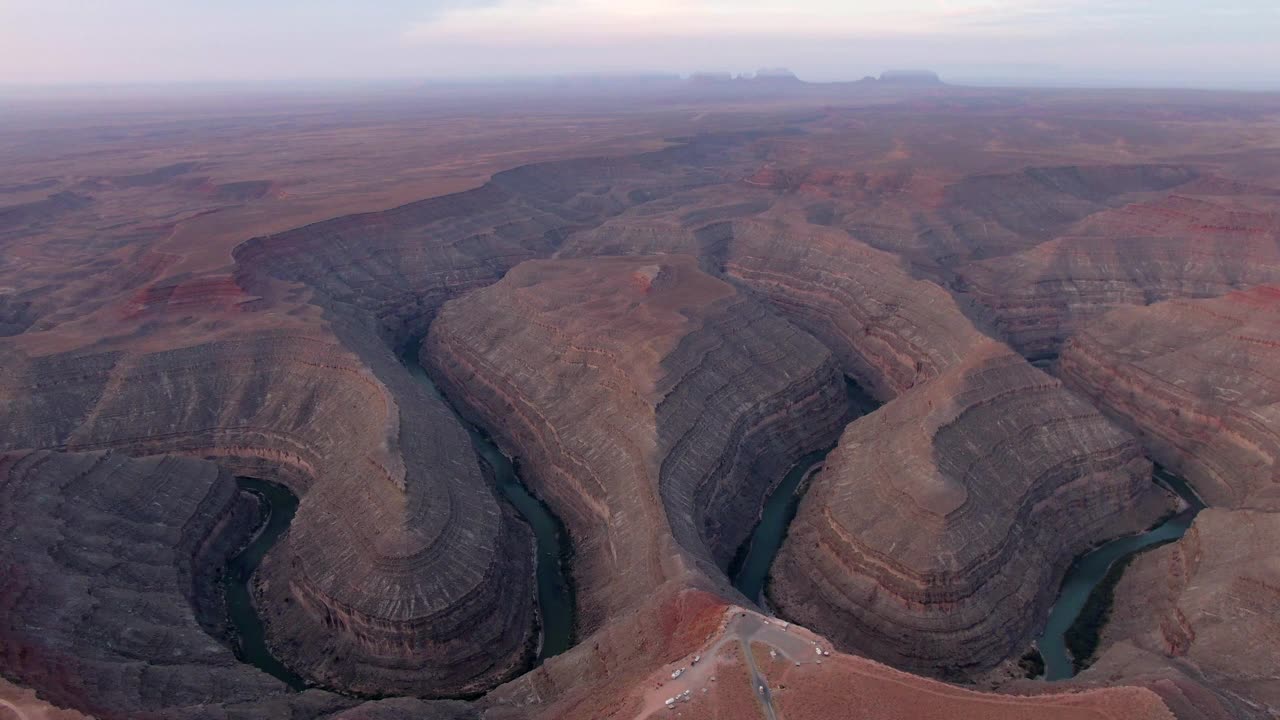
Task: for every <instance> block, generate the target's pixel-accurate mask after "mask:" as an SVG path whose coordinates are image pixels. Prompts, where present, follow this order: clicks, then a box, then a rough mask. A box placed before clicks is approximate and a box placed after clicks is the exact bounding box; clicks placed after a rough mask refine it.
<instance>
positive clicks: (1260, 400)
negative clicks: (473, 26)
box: [1058, 286, 1280, 510]
mask: <svg viewBox="0 0 1280 720" xmlns="http://www.w3.org/2000/svg"><path fill="white" fill-rule="evenodd" d="M1278 369H1280V288H1278V287H1275V286H1263V287H1258V288H1254V289H1252V290H1248V291H1244V292H1238V293H1232V294H1230V295H1226V296H1224V297H1221V298H1215V299H1207V300H1172V301H1169V302H1163V303H1157V304H1155V305H1152V306H1150V307H1129V308H1118V309H1116V310H1113V311H1112V312H1110V313H1108V314H1106V315H1104V316H1103V317H1101V318H1100V319H1098V320H1097V321H1095V322H1093V323H1091V324H1089V325H1087V326H1086V327H1085V328H1084V329H1083V330H1081V331H1080V332H1079V333H1078V334H1077V335H1075V336H1074V337H1072V338H1071V339H1070V340H1069V341H1068V342H1067V344H1066V347H1065V348H1064V349H1063V352H1062V356H1061V359H1060V363H1059V370H1058V373H1059V375H1060V376H1061V377H1062V378H1063V380H1064V381H1065V382H1066V383H1067V384H1068V386H1070V387H1071V388H1073V389H1074V390H1076V391H1077V392H1079V393H1081V394H1082V395H1084V396H1086V397H1088V398H1090V399H1092V400H1093V402H1094V403H1095V404H1097V405H1098V406H1099V407H1101V408H1103V409H1104V410H1105V411H1106V412H1107V413H1108V414H1110V415H1112V416H1113V417H1115V418H1117V419H1118V420H1119V421H1120V422H1121V423H1122V424H1124V425H1125V426H1127V427H1129V428H1131V429H1132V430H1133V431H1134V432H1135V433H1137V434H1138V436H1139V437H1140V438H1141V439H1142V441H1143V443H1144V444H1145V445H1146V446H1147V447H1148V449H1149V451H1150V452H1151V454H1152V456H1153V457H1154V458H1155V459H1156V460H1157V461H1159V462H1160V463H1161V464H1163V465H1165V466H1167V467H1169V468H1170V469H1172V470H1174V471H1175V472H1177V473H1178V474H1179V475H1181V476H1183V477H1185V478H1186V479H1187V480H1188V481H1189V482H1191V484H1192V485H1193V486H1194V487H1195V489H1196V491H1197V492H1199V493H1200V495H1201V496H1202V497H1203V498H1204V499H1205V500H1206V501H1207V502H1208V503H1209V504H1210V505H1226V506H1230V507H1255V508H1265V509H1269V510H1278V509H1280V376H1278V375H1277V370H1278Z"/></svg>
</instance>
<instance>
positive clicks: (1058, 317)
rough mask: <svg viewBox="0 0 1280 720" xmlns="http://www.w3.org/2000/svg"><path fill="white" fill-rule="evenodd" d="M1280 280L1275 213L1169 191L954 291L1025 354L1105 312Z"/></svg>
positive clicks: (964, 276) (966, 278) (986, 265)
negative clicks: (986, 312)
mask: <svg viewBox="0 0 1280 720" xmlns="http://www.w3.org/2000/svg"><path fill="white" fill-rule="evenodd" d="M1260 283H1280V215H1277V214H1276V213H1275V212H1274V211H1272V212H1262V211H1256V210H1250V209H1245V208H1239V207H1232V206H1229V205H1225V204H1223V203H1222V202H1221V201H1220V200H1217V199H1213V200H1206V199H1199V198H1193V197H1185V196H1179V195H1173V196H1169V197H1166V198H1163V199H1161V200H1157V201H1150V202H1144V203H1135V204H1131V205H1126V206H1124V207H1121V208H1117V209H1115V210H1108V211H1104V212H1100V213H1098V214H1096V215H1093V216H1090V217H1088V218H1086V219H1085V220H1083V221H1081V222H1079V223H1077V224H1075V225H1073V226H1072V227H1071V228H1070V229H1069V231H1068V232H1067V233H1066V234H1064V235H1063V236H1061V237H1058V238H1055V239H1053V240H1051V241H1049V242H1046V243H1044V244H1042V245H1038V246H1036V247H1034V248H1032V249H1030V250H1026V251H1024V252H1021V253H1017V254H1014V255H1009V256H1005V257H999V258H993V259H990V260H985V261H982V262H978V263H974V264H971V265H968V266H966V267H964V268H962V269H961V270H960V271H959V279H958V287H959V289H960V290H962V291H964V292H966V293H968V294H969V295H970V296H972V297H973V298H974V299H975V300H977V301H978V302H980V303H982V304H984V305H986V306H987V307H989V308H991V310H992V311H993V313H994V315H995V317H996V324H997V326H998V328H999V329H1000V331H1002V332H1003V333H1004V335H1005V336H1006V337H1007V338H1008V340H1009V342H1011V343H1012V344H1013V346H1014V347H1015V348H1017V349H1018V350H1019V351H1020V352H1022V353H1023V354H1024V355H1028V356H1051V355H1054V354H1056V353H1057V351H1058V348H1059V347H1060V345H1061V344H1062V342H1063V340H1064V339H1066V338H1067V337H1068V336H1069V335H1070V334H1071V333H1072V332H1073V331H1074V330H1076V329H1077V328H1079V327H1082V326H1083V325H1084V324H1086V323H1087V322H1088V321H1089V320H1090V319H1092V318H1095V317H1097V316H1098V315H1100V314H1102V313H1104V312H1105V311H1107V310H1108V309H1110V308H1113V307H1116V306H1120V305H1146V304H1150V303H1152V302H1156V301H1160V300H1167V299H1171V298H1204V297H1213V296H1218V295H1224V294H1226V293H1228V292H1231V291H1232V290H1239V289H1244V288H1247V287H1250V286H1252V285H1257V284H1260Z"/></svg>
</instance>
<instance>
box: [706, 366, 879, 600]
mask: <svg viewBox="0 0 1280 720" xmlns="http://www.w3.org/2000/svg"><path fill="white" fill-rule="evenodd" d="M845 397H846V400H847V401H848V403H849V416H850V418H851V419H852V418H858V417H861V416H863V415H866V414H867V413H869V412H872V411H873V410H875V409H876V408H878V407H880V403H879V402H877V401H876V400H875V399H874V398H872V397H871V396H870V395H868V394H867V393H866V391H865V390H863V389H862V388H861V387H859V386H858V384H857V383H855V382H854V381H853V380H851V379H849V378H847V377H846V378H845ZM834 449H835V448H834V447H830V448H827V449H826V450H819V451H817V452H811V453H809V454H808V455H805V456H804V457H802V458H800V459H799V460H798V461H796V464H795V465H794V466H792V468H791V470H790V471H788V472H787V474H786V476H784V477H783V478H782V482H780V483H778V487H776V488H774V490H773V492H772V493H770V494H769V497H768V499H767V500H765V504H764V509H763V510H761V512H760V522H759V523H757V524H756V527H755V529H754V530H752V531H751V536H750V537H749V538H748V539H747V542H746V544H745V545H743V547H742V549H741V550H739V553H738V557H737V558H735V560H734V562H733V565H732V566H730V568H729V575H730V579H731V580H732V581H733V586H734V587H735V588H737V589H738V591H739V592H741V593H742V594H743V595H746V596H747V597H748V598H750V599H751V600H752V601H753V602H755V603H756V604H758V605H760V606H761V607H764V605H765V602H764V597H763V595H764V586H765V582H766V581H767V580H768V578H769V568H770V567H771V566H772V565H773V559H774V558H775V557H777V555H778V551H779V550H781V549H782V541H783V540H785V539H786V537H787V527H788V526H789V525H791V521H792V520H793V519H795V516H796V510H798V509H799V507H800V498H801V496H802V495H803V492H798V491H799V490H800V488H801V485H802V484H803V481H804V479H805V478H806V477H808V476H809V474H810V473H811V472H812V471H814V470H815V468H816V467H817V466H818V465H819V464H820V463H821V462H822V461H823V460H824V459H826V457H827V453H829V452H831V451H832V450H834Z"/></svg>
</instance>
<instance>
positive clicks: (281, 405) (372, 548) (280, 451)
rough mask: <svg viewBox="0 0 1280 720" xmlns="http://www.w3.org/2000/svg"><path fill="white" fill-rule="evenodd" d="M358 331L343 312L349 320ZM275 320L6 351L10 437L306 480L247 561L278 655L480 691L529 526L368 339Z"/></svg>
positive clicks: (512, 637)
mask: <svg viewBox="0 0 1280 720" xmlns="http://www.w3.org/2000/svg"><path fill="white" fill-rule="evenodd" d="M349 332H351V333H355V332H356V330H355V329H349ZM364 347H366V348H367V349H368V355H367V360H366V359H362V358H360V357H357V356H356V355H355V354H353V353H352V352H350V351H348V350H345V349H343V348H342V347H341V346H339V345H338V344H336V343H335V342H333V339H332V338H329V339H328V340H326V339H324V338H323V337H302V336H295V335H287V334H281V333H275V334H262V335H257V336H251V337H245V338H242V339H241V340H238V341H226V342H214V343H208V344H204V345H197V346H193V347H186V348H179V349H173V350H163V351H157V352H150V353H148V352H123V351H116V352H102V353H97V354H75V355H70V356H68V355H53V356H44V357H24V356H21V355H17V354H14V355H12V356H10V357H7V358H6V359H5V367H6V370H7V373H6V375H5V377H4V379H3V381H0V382H2V383H3V384H2V386H0V393H2V394H3V396H4V397H5V398H6V402H5V403H4V404H2V405H0V425H3V426H4V427H5V428H6V434H5V436H4V438H3V442H4V444H5V446H6V447H8V448H13V449H20V448H43V449H56V450H61V451H89V450H103V449H110V450H118V451H122V452H125V453H128V454H133V455H153V454H161V453H182V454H185V455H192V456H196V457H208V458H213V459H216V460H217V461H218V462H219V463H220V464H221V465H222V466H223V467H228V468H233V469H235V470H238V471H242V472H245V473H247V474H252V475H256V476H258V477H265V478H271V479H275V480H279V481H281V482H284V483H285V484H287V485H289V486H290V487H291V488H293V489H294V491H295V492H296V493H297V494H299V495H300V496H302V502H301V506H300V509H299V511H298V514H297V517H296V519H295V520H294V523H293V525H292V529H291V531H290V533H289V534H288V536H287V539H286V540H284V541H282V542H281V543H280V544H279V545H278V546H277V547H276V548H275V549H274V550H273V552H272V553H271V555H270V556H269V557H268V561H267V563H266V564H265V565H264V569H263V570H261V571H260V572H259V573H258V576H257V579H258V585H259V592H260V594H259V597H258V600H259V605H260V607H261V608H262V609H263V611H264V614H265V615H266V617H265V621H266V623H267V626H268V632H269V637H270V639H271V642H272V645H273V647H274V648H275V649H276V651H277V655H278V656H279V657H281V659H283V660H284V661H285V662H286V664H288V665H289V666H291V667H292V668H294V669H295V670H297V671H298V672H300V673H301V674H303V675H304V676H307V677H309V678H311V679H312V680H315V681H318V682H320V683H323V684H331V685H335V686H340V687H344V688H348V689H351V690H355V691H362V692H388V691H395V692H402V693H414V694H423V695H443V694H459V693H466V692H474V691H476V690H478V689H483V688H485V687H487V686H489V685H492V684H493V683H495V682H498V681H501V680H502V679H505V678H506V677H509V676H511V675H512V674H513V673H514V672H516V671H517V670H520V669H522V668H523V667H524V666H525V664H526V663H527V661H528V657H529V653H530V652H531V645H532V643H533V638H534V635H533V633H534V627H533V613H534V608H533V595H532V588H531V585H532V557H531V551H530V549H529V548H530V534H529V532H528V530H527V528H525V526H524V525H523V524H522V523H520V522H519V521H518V520H516V519H515V517H514V516H513V514H512V513H511V512H510V511H509V510H503V506H501V505H499V503H498V502H497V500H496V499H495V498H494V496H493V494H492V492H491V491H490V489H489V488H488V487H487V486H486V484H485V482H484V480H483V478H482V476H481V474H480V470H479V467H478V465H477V462H476V459H475V455H474V452H473V451H472V449H471V446H470V442H469V439H468V437H467V435H466V433H465V431H464V430H463V429H462V428H461V427H460V426H459V424H458V423H457V421H456V420H455V419H454V417H453V416H452V414H451V412H450V411H449V410H448V409H447V408H446V407H445V406H444V405H443V404H442V403H441V402H440V401H439V399H437V398H435V397H434V396H431V395H430V394H429V393H426V392H424V391H423V390H422V389H421V388H419V387H418V386H417V385H416V384H415V383H414V382H413V381H412V380H411V379H410V378H409V377H408V375H407V373H406V372H405V371H404V370H403V368H401V367H400V366H399V364H398V363H397V362H396V360H395V358H394V357H392V356H391V353H390V351H389V350H388V349H386V348H385V347H382V346H381V345H380V344H366V345H365V346H364Z"/></svg>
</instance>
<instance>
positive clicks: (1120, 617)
mask: <svg viewBox="0 0 1280 720" xmlns="http://www.w3.org/2000/svg"><path fill="white" fill-rule="evenodd" d="M1277 542H1280V514H1277V513H1274V512H1263V511H1257V510H1225V509H1218V508H1210V509H1208V510H1205V511H1203V512H1201V513H1200V514H1199V515H1198V516H1197V517H1196V520H1195V522H1194V523H1193V524H1192V526H1191V529H1190V530H1188V531H1187V534H1186V535H1185V536H1183V538H1182V539H1181V540H1179V541H1178V542H1176V543H1174V544H1171V545H1166V546H1164V547H1161V548H1158V549H1156V550H1153V551H1151V552H1149V553H1145V554H1143V555H1141V556H1139V557H1138V559H1137V560H1135V561H1134V563H1133V564H1132V565H1131V566H1130V567H1129V568H1128V570H1126V572H1125V575H1124V578H1123V579H1122V580H1121V581H1120V584H1119V585H1118V586H1117V588H1116V604H1115V607H1114V608H1113V609H1112V613H1111V620H1110V622H1109V624H1108V625H1107V627H1106V630H1105V633H1104V635H1103V642H1104V643H1108V644H1111V643H1123V644H1125V645H1136V646H1137V647H1138V648H1140V649H1142V650H1144V651H1146V652H1148V653H1151V654H1152V655H1154V656H1156V657H1159V658H1161V659H1163V660H1164V662H1166V663H1168V664H1169V665H1170V666H1172V668H1173V669H1174V670H1176V671H1178V672H1181V673H1182V674H1184V675H1186V676H1188V677H1191V678H1193V679H1195V680H1196V681H1198V682H1200V683H1202V684H1203V685H1205V686H1207V687H1208V688H1210V689H1211V690H1212V692H1213V693H1214V695H1216V701H1217V703H1219V704H1221V705H1223V706H1225V707H1227V708H1230V711H1231V714H1232V716H1233V717H1242V718H1272V717H1275V716H1276V714H1277V713H1280V681H1277V680H1276V670H1277V668H1280V646H1278V645H1277V641H1278V640H1280V621H1278V620H1277V618H1280V594H1278V593H1277V590H1276V588H1277V587H1280V565H1277V561H1276V557H1275V548H1276V543H1277ZM1125 652H1127V650H1126V648H1124V647H1118V646H1115V645H1113V646H1112V649H1111V650H1108V651H1107V653H1105V654H1104V655H1103V656H1102V658H1101V659H1100V660H1099V662H1098V664H1097V665H1096V666H1095V667H1094V668H1091V669H1090V671H1089V672H1088V673H1086V674H1085V675H1084V676H1083V677H1085V678H1091V679H1095V680H1097V679H1100V678H1109V679H1111V680H1112V681H1114V680H1115V679H1117V677H1119V678H1124V679H1129V678H1132V677H1135V676H1137V677H1140V676H1141V668H1140V667H1136V668H1135V667H1134V666H1132V665H1129V666H1126V665H1124V664H1118V663H1115V662H1111V661H1110V656H1111V655H1112V654H1116V655H1123V654H1124V653H1125Z"/></svg>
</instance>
